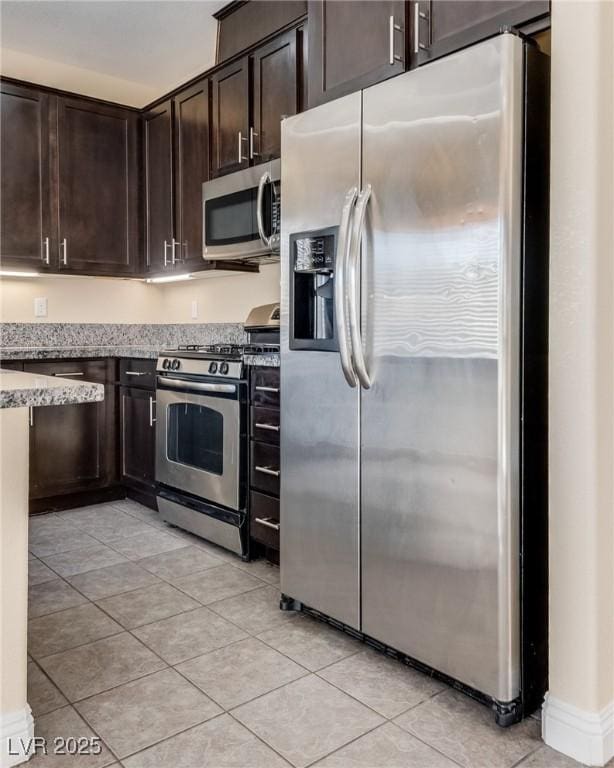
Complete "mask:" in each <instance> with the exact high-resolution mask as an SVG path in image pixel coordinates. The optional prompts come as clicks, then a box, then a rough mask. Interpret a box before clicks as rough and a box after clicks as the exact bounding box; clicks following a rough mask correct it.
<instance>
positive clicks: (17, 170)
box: [0, 82, 57, 270]
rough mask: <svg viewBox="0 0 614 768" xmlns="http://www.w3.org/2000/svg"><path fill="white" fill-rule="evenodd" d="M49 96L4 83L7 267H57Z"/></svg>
mask: <svg viewBox="0 0 614 768" xmlns="http://www.w3.org/2000/svg"><path fill="white" fill-rule="evenodd" d="M52 99H53V102H54V104H55V98H54V97H52ZM49 100H50V97H49V96H48V94H46V93H43V92H42V91H37V90H36V89H34V88H25V87H21V86H17V85H11V84H10V83H5V82H3V83H2V84H1V92H0V119H1V126H0V132H1V142H0V143H1V150H0V167H1V168H2V173H1V174H0V211H1V214H0V219H1V221H0V258H1V259H2V264H3V265H4V266H14V267H18V268H19V267H28V268H35V269H36V270H43V269H46V268H48V267H49V266H51V264H52V263H53V264H54V265H57V251H56V249H55V238H54V233H53V232H52V227H51V200H50V196H49V195H50V164H49V127H50V124H49Z"/></svg>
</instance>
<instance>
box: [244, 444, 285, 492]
mask: <svg viewBox="0 0 614 768" xmlns="http://www.w3.org/2000/svg"><path fill="white" fill-rule="evenodd" d="M251 453H252V460H251V472H250V485H251V486H252V488H256V489H257V490H259V491H264V492H265V493H272V494H274V495H275V496H279V446H278V445H268V444H267V443H261V442H257V441H255V440H254V441H253V442H252V444H251Z"/></svg>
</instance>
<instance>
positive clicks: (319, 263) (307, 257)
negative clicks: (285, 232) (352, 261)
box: [294, 234, 335, 272]
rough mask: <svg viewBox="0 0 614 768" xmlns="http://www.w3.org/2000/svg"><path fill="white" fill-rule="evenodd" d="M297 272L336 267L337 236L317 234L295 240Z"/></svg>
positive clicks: (295, 266)
mask: <svg viewBox="0 0 614 768" xmlns="http://www.w3.org/2000/svg"><path fill="white" fill-rule="evenodd" d="M294 249H295V257H294V270H295V272H320V271H324V270H333V269H334V267H335V236H334V234H330V235H317V236H315V237H297V238H296V239H295V240H294Z"/></svg>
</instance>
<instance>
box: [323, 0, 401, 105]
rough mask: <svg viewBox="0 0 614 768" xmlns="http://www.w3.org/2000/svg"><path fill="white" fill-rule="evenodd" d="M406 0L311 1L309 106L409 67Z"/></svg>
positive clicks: (375, 81)
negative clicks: (406, 60)
mask: <svg viewBox="0 0 614 768" xmlns="http://www.w3.org/2000/svg"><path fill="white" fill-rule="evenodd" d="M405 29H406V24H405V3H404V2H402V0H392V1H391V0H311V2H310V3H309V88H308V90H309V93H308V97H309V106H310V107H314V106H316V105H317V104H322V103H323V102H325V101H330V100H331V99H336V98H338V97H339V96H345V95H346V94H348V93H353V92H354V91H358V90H360V89H361V88H366V87H367V86H369V85H373V84H374V83H379V82H380V81H381V80H386V78H388V77H392V76H393V75H398V74H399V73H401V72H404V71H405V59H406V35H405Z"/></svg>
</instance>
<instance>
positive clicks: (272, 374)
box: [251, 367, 279, 407]
mask: <svg viewBox="0 0 614 768" xmlns="http://www.w3.org/2000/svg"><path fill="white" fill-rule="evenodd" d="M251 382H252V385H251V402H252V405H269V406H277V407H279V368H264V367H263V368H252V371H251Z"/></svg>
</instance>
